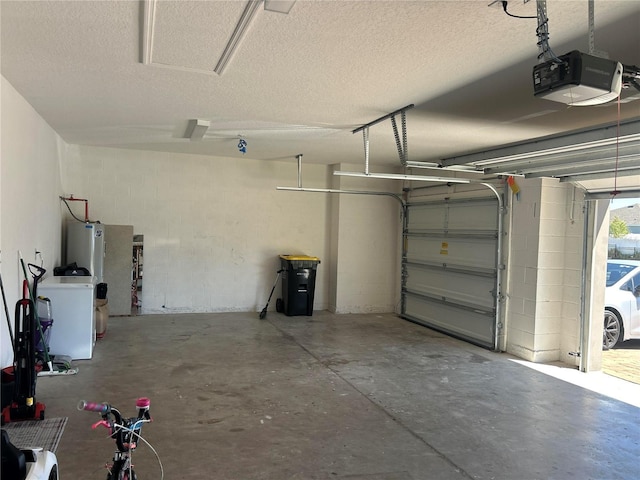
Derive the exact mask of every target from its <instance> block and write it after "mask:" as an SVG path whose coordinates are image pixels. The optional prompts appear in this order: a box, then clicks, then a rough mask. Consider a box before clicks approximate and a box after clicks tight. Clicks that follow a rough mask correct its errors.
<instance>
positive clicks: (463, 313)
mask: <svg viewBox="0 0 640 480" xmlns="http://www.w3.org/2000/svg"><path fill="white" fill-rule="evenodd" d="M498 215H499V212H498V201H497V199H496V198H489V197H486V196H484V197H478V198H469V196H468V193H467V194H466V195H465V198H464V199H462V198H461V199H456V198H455V195H452V196H451V197H449V198H447V199H445V200H439V201H433V202H428V201H425V200H424V196H423V197H421V198H420V202H419V203H414V204H412V203H411V196H410V201H409V204H408V207H407V219H406V223H405V232H404V237H405V251H404V258H403V271H402V273H403V276H402V315H403V316H404V317H405V318H407V319H409V320H411V321H415V322H417V323H420V324H423V325H426V326H431V327H434V328H437V329H439V330H441V331H444V332H447V333H450V334H453V335H456V336H459V337H462V338H465V339H467V340H470V341H472V342H474V343H476V344H479V345H483V346H487V347H493V346H494V341H495V334H494V329H495V315H496V310H497V309H496V279H497V272H498V265H497V264H498V254H497V250H498V231H497V230H498V224H499V221H498Z"/></svg>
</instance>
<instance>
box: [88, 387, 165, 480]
mask: <svg viewBox="0 0 640 480" xmlns="http://www.w3.org/2000/svg"><path fill="white" fill-rule="evenodd" d="M149 405H150V401H149V399H148V398H139V399H138V400H137V401H136V409H137V410H138V415H137V416H136V417H131V418H123V417H122V414H121V413H120V411H119V410H118V409H117V408H115V407H113V406H111V405H109V404H108V403H92V402H86V401H84V400H81V401H80V403H78V410H89V411H91V412H98V413H100V415H102V420H100V421H99V422H96V423H95V424H93V426H92V428H97V427H98V426H103V427H105V428H107V429H109V435H110V436H111V438H113V439H114V440H115V442H116V447H117V450H116V451H115V453H114V454H113V463H112V464H111V465H107V469H108V470H109V473H108V474H107V480H137V476H136V473H135V471H134V470H133V464H132V463H131V454H132V453H133V451H134V450H135V449H136V446H137V442H138V440H142V441H143V442H145V443H146V444H147V445H148V446H149V447H150V448H151V450H152V451H153V453H154V454H155V455H156V458H158V454H157V453H156V451H155V450H154V449H153V447H152V446H151V445H149V443H148V442H147V441H146V440H145V439H144V438H142V437H141V436H140V431H141V430H142V424H143V423H147V422H150V421H151V415H150V414H149ZM158 462H159V463H160V459H159V458H158ZM160 470H161V471H162V463H160ZM162 477H164V473H163V474H162V476H161V478H162Z"/></svg>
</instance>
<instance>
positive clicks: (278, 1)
mask: <svg viewBox="0 0 640 480" xmlns="http://www.w3.org/2000/svg"><path fill="white" fill-rule="evenodd" d="M294 3H296V0H264V9H265V10H268V11H270V12H278V13H284V14H288V13H289V12H290V11H291V9H292V8H293V4H294Z"/></svg>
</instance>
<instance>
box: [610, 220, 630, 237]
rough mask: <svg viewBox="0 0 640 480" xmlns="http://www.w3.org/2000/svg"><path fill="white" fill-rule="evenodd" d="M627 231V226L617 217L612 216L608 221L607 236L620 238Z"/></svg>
mask: <svg viewBox="0 0 640 480" xmlns="http://www.w3.org/2000/svg"><path fill="white" fill-rule="evenodd" d="M628 233H629V227H627V224H626V223H625V222H624V220H620V218H618V217H614V218H613V220H611V223H609V236H611V237H613V238H622V237H624V236H625V235H627V234H628Z"/></svg>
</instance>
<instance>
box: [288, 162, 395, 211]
mask: <svg viewBox="0 0 640 480" xmlns="http://www.w3.org/2000/svg"><path fill="white" fill-rule="evenodd" d="M296 159H297V160H298V186H297V187H276V190H282V191H288V192H311V193H342V194H348V195H377V196H386V197H392V198H394V199H396V200H397V201H398V202H400V205H401V206H402V211H403V214H404V209H405V206H406V205H405V201H404V199H403V198H402V195H399V194H397V193H393V192H375V191H367V190H342V189H336V188H305V187H303V186H302V154H301V153H299V154H298V155H296Z"/></svg>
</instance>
